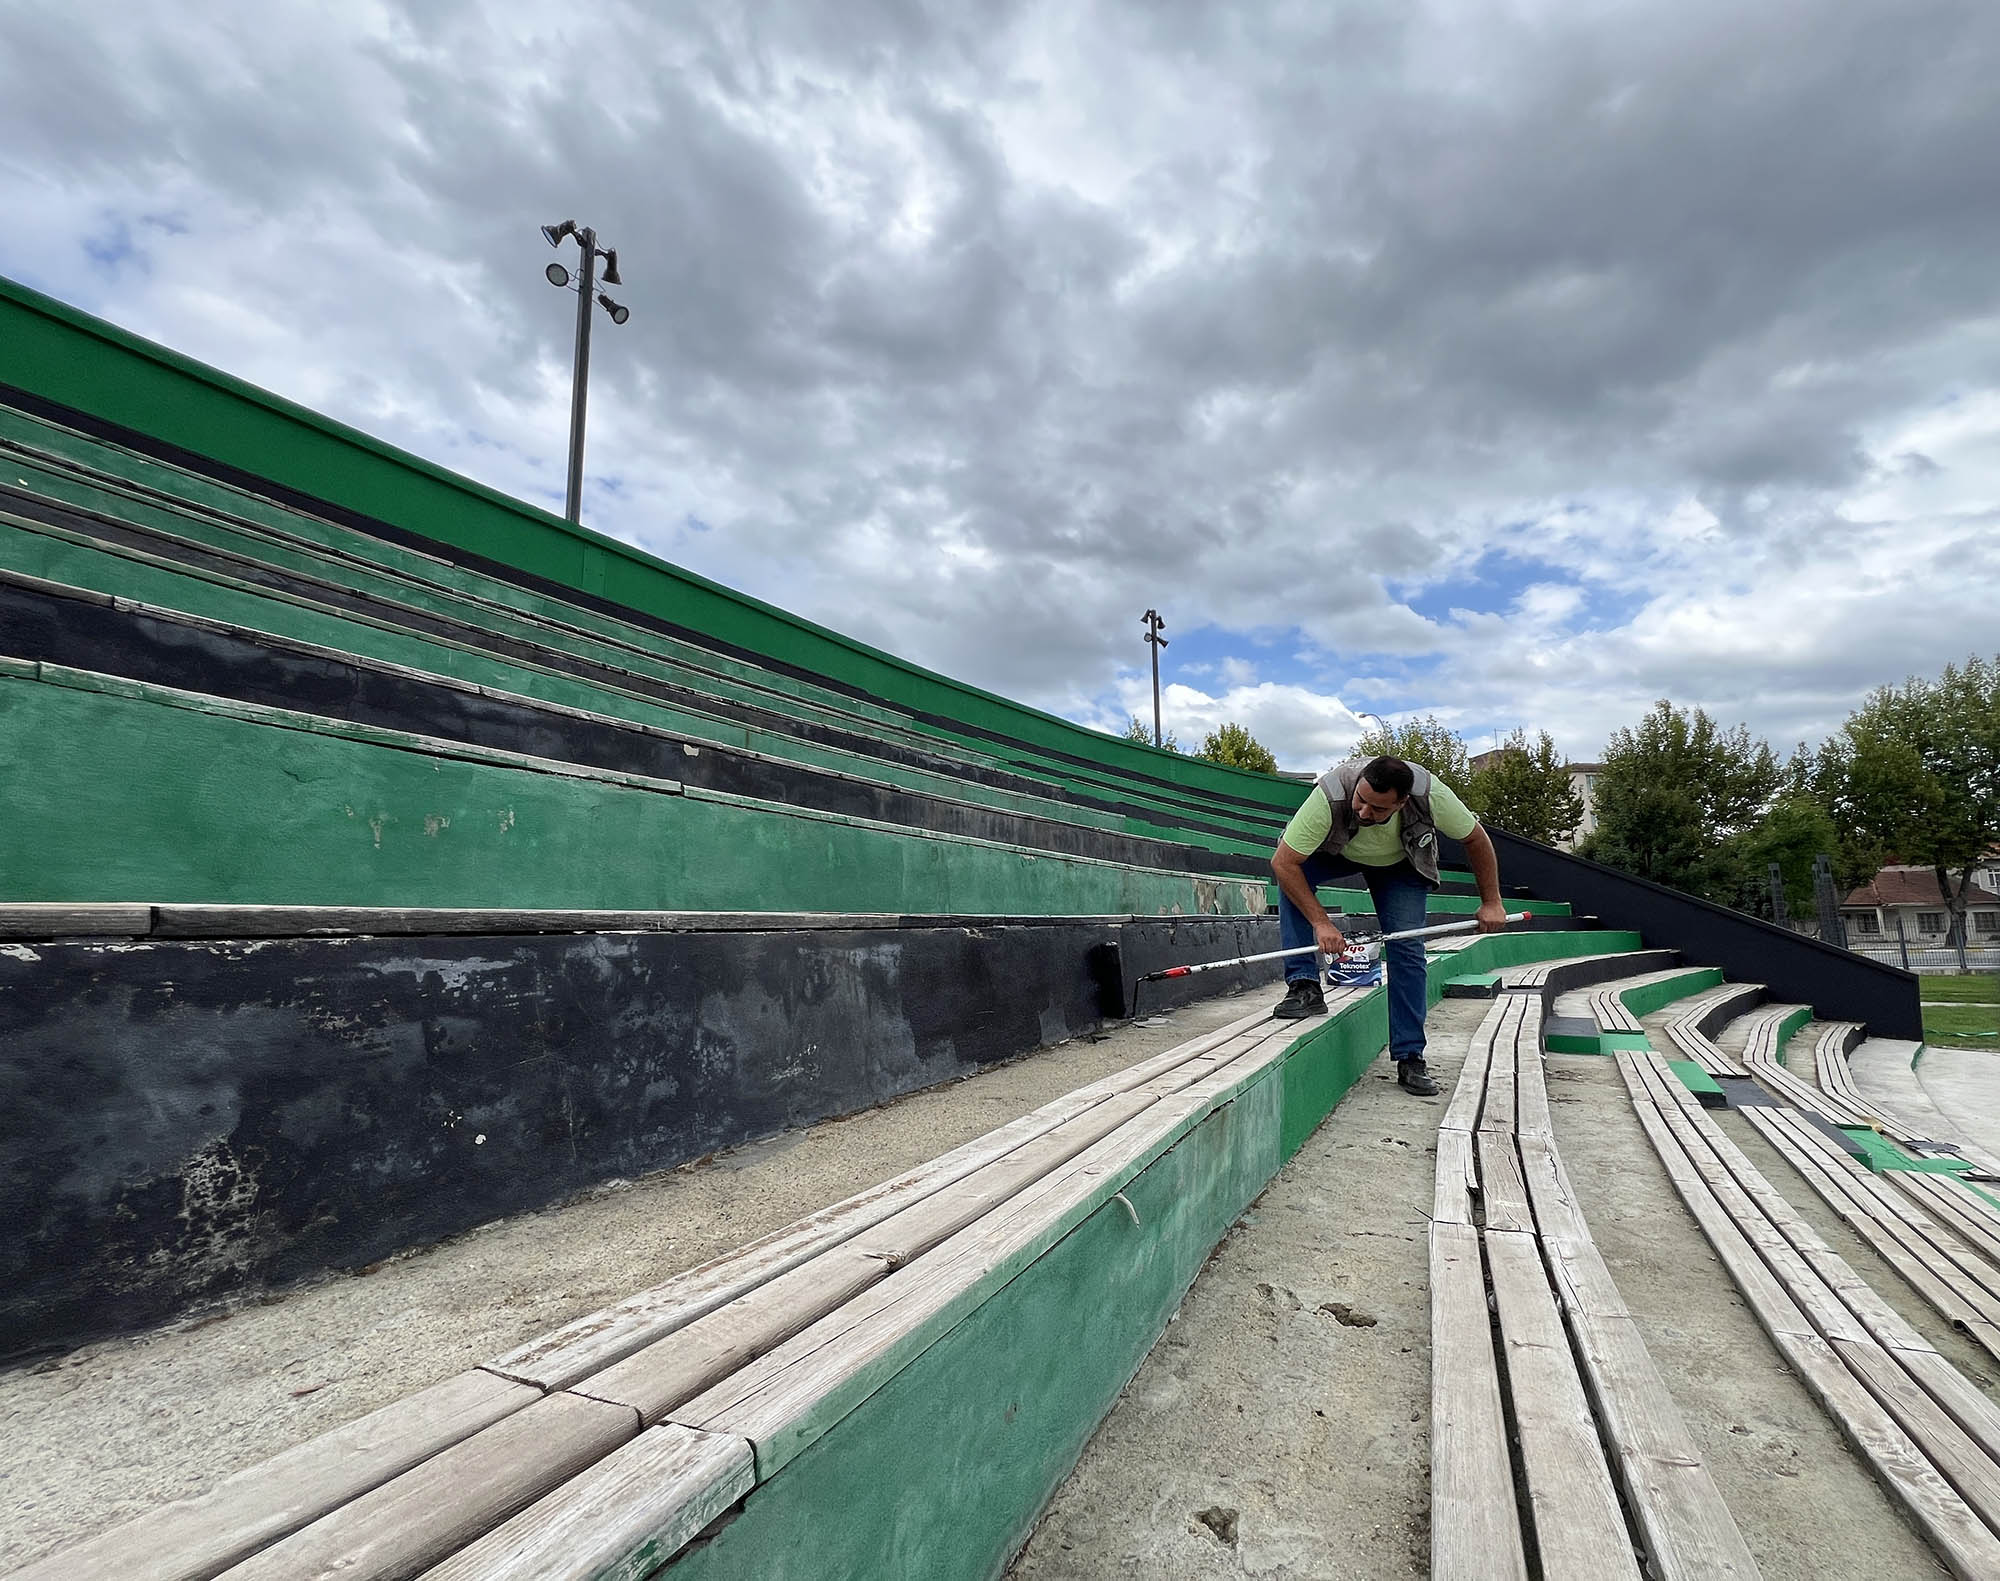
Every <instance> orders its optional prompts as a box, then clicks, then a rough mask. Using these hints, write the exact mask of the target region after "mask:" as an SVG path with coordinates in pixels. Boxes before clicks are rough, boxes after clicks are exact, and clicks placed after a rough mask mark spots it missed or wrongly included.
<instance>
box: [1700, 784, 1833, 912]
mask: <svg viewBox="0 0 2000 1581" xmlns="http://www.w3.org/2000/svg"><path fill="white" fill-rule="evenodd" d="M1839 850H1840V832H1839V830H1837V829H1836V828H1835V827H1834V823H1833V818H1832V816H1831V815H1830V814H1829V813H1828V812H1827V810H1826V808H1825V807H1823V806H1821V805H1820V803H1819V801H1818V800H1817V799H1816V798H1814V797H1813V796H1811V795H1810V794H1808V793H1807V792H1805V791H1800V790H1787V791H1786V792H1785V793H1784V794H1783V795H1781V796H1780V797H1779V798H1778V799H1777V800H1776V801H1774V802H1773V803H1771V810H1770V811H1769V812H1767V813H1765V815H1764V816H1763V818H1762V819H1761V820H1760V821H1759V822H1758V823H1757V824H1756V825H1754V826H1753V827H1752V828H1750V829H1747V830H1745V831H1744V832H1743V833H1742V834H1740V835H1737V836H1735V837H1734V838H1733V839H1731V840H1729V841H1726V842H1725V843H1724V844H1723V846H1722V848H1721V849H1720V850H1719V851H1717V852H1716V855H1715V859H1714V862H1713V867H1714V869H1715V875H1716V881H1715V885H1714V887H1715V888H1716V889H1717V890H1718V891H1724V890H1726V891H1727V893H1718V894H1717V895H1716V897H1715V898H1717V899H1723V900H1726V901H1727V902H1728V903H1729V904H1730V905H1732V906H1734V907H1736V908H1737V909H1738V910H1739V911H1750V912H1755V913H1757V914H1758V915H1760V916H1769V915H1770V912H1771V864H1772V863H1773V862H1776V863H1777V864H1778V876H1779V877H1780V878H1781V879H1783V880H1784V885H1785V910H1786V911H1787V912H1788V913H1789V914H1790V915H1791V916H1794V917H1802V916H1808V915H1810V914H1811V911H1812V904H1813V863H1814V861H1816V860H1817V859H1818V858H1819V857H1820V856H1821V855H1822V854H1824V855H1827V856H1834V855H1836V854H1837V853H1838V852H1839ZM1836 865H1838V864H1836ZM1871 872H1872V869H1871Z"/></svg>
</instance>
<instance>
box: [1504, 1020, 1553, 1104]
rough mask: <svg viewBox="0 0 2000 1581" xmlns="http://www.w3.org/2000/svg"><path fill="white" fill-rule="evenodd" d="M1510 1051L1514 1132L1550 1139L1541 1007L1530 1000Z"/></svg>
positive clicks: (1547, 1086)
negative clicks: (1512, 1048)
mask: <svg viewBox="0 0 2000 1581" xmlns="http://www.w3.org/2000/svg"><path fill="white" fill-rule="evenodd" d="M1514 1050H1515V1053H1514V1132H1515V1134H1516V1135H1517V1136H1553V1135H1554V1134H1555V1132H1554V1128H1553V1121H1552V1120H1551V1119H1550V1117H1549V1084H1548V1077H1547V1074H1546V1072H1545V1071H1544V1069H1543V1065H1542V1007H1541V1005H1540V1003H1538V1002H1537V1001H1534V1000H1530V1001H1529V1002H1528V1004H1527V1005H1526V1006H1525V1007H1524V1008H1523V1010H1522V1012H1521V1025H1520V1028H1519V1030H1518V1031H1517V1032H1516V1034H1515V1039H1514Z"/></svg>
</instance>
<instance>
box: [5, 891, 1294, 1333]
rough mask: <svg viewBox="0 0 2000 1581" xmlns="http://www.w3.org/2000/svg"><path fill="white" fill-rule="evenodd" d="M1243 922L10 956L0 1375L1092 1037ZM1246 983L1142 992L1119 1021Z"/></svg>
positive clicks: (310, 942)
mask: <svg viewBox="0 0 2000 1581" xmlns="http://www.w3.org/2000/svg"><path fill="white" fill-rule="evenodd" d="M1276 931H1277V929H1276V924H1275V922H1274V921H1272V920H1269V919H1264V918H1245V919H1194V918H1190V919H1180V920H1167V919H1162V920H1158V921H1154V920H1147V921H1141V922H1125V923H1096V922H1086V921H1061V922H1051V923H1049V924H1046V925H1031V926H1009V927H996V928H991V929H969V928H965V927H962V926H959V927H948V928H928V927H902V928H868V929H855V930H852V931H848V930H840V929H814V930H810V931H804V932H791V933H744V932H728V933H653V934H646V933H636V934H611V935H587V934H586V935H577V934H568V935H548V936H533V935H530V936H511V937H481V936H476V935H474V936H464V937H452V938H417V939H410V938H389V937H360V938H341V939H274V940H270V939H267V940H256V941H249V942H226V941H225V942H198V941H175V942H165V941H162V942H150V943H143V944H131V943H125V942H122V941H121V942H103V943H90V942H80V941H78V942H68V943H53V944H50V943H35V944H10V945H7V946H6V947H5V949H4V951H0V1093H4V1095H5V1100H6V1101H5V1105H4V1108H0V1114H4V1120H3V1121H0V1125H4V1132H0V1213H4V1215H5V1219H6V1222H7V1223H8V1225H9V1227H10V1233H9V1235H8V1237H7V1238H6V1240H5V1242H4V1243H0V1354H6V1355H18V1354H21V1353H23V1352H29V1351H34V1350H37V1349H54V1348H63V1347H67V1346H71V1345H74V1344H77V1343H79V1342H81V1341H84V1340H87V1339H90V1338H93V1337H97V1336H100V1335H104V1334H108V1333H114V1332H119V1331H127V1330H131V1329H134V1328H136V1327H139V1326H142V1325H144V1324H148V1323H152V1322H156V1321H159V1320H161V1319H163V1318H166V1317H170V1316H173V1315H175V1314H177V1313H181V1312H184V1311H187V1310H189V1309H190V1308H191V1307H193V1306H196V1305H198V1304H199V1303H201V1302H203V1301H206V1300H210V1299H213V1298H217V1297H225V1296H230V1295H233V1294H240V1293H242V1292H244V1291H247V1290H254V1289H257V1288H260V1287H264V1286H268V1285H273V1284H282V1283H284V1282H286V1281H290V1280H295V1279H298V1278H301V1277H305V1276H307V1275H311V1274H314V1273H319V1272H323V1271H326V1270H329V1269H340V1268H353V1267H357V1266H362V1265H365V1264H367V1263H370V1262H373V1261H376V1260H378V1259H380V1258H382V1257H384V1256H387V1255H390V1254H391V1253H394V1252H398V1251H402V1250H406V1249H408V1248H410V1247H413V1246H418V1245H422V1244H425V1243H427V1242H431V1241H435V1240H438V1239H441V1238H443V1237H446V1236H450V1235H453V1234H457V1233H459V1232H461V1231H464V1230H466V1229H469V1228H471V1227H473V1226H474V1225H477V1224H480V1223H483V1222H486V1221H488V1220H491V1219H494V1218H497V1217H500V1216H502V1215H505V1214H509V1213H514V1212H519V1211H522V1210H525V1209H530V1208H537V1207H541V1206H544V1205H547V1204H549V1203H552V1202H555V1201H557V1200H559V1199H561V1198H562V1197H564V1196H566V1195H569V1194H571V1193H574V1192H576V1191H578V1190H582V1189H585V1188H588V1187H590V1186H593V1185H597V1184H599V1183H601V1182H603V1181H605V1180H609V1179H613V1178H619V1177H629V1176H633V1175H637V1174H639V1173H642V1172H644V1171H647V1170H656V1169H662V1168H667V1167H670V1166H672V1165H675V1164H679V1163H682V1162H685V1161H687V1160H689V1159H694V1158H699V1157H701V1156H703V1155H705V1154H707V1153H710V1152H713V1151H715V1150H716V1149H718V1148H723V1147H728V1146H731V1145H734V1144H737V1143H740V1142H744V1141H746V1140H749V1139H751V1138H754V1137H758V1136H764V1135H769V1134H771V1133H773V1132H777V1131H782V1130H786V1129H789V1128H793V1127H797V1126H803V1125H807V1124H810V1123H812V1122H814V1121H817V1120H821V1119H824V1118H827V1117H829V1116H832V1115H838V1114H843V1113H849V1112H852V1111H854V1110H857V1109H862V1108H866V1107H869V1106H871V1105H874V1104H877V1103H881V1102H884V1101H886V1100H888V1099H891V1098H894V1097H897V1096H899V1095H901V1094H904V1093H908V1092H913V1091H916V1090H918V1089H920V1088H923V1087H928V1086H931V1085H934V1084H936V1083H939V1082H944V1081H950V1080H954V1079H956V1078H959V1077H961V1076H964V1075H967V1074H970V1073H972V1072H974V1071H977V1070H979V1069H980V1068H982V1067H984V1066H986V1065H990V1064H992V1063H993V1062H995V1061H998V1060H1005V1059H1010V1058H1014V1057H1016V1056H1019V1055H1021V1054H1024V1053H1026V1052H1028V1051H1030V1050H1032V1049H1035V1048H1037V1047H1040V1046H1043V1045H1045V1044H1049V1043H1053V1042H1057V1041H1060V1040H1061V1039H1064V1038H1068V1037H1075V1036H1079V1035H1081V1034H1083V1033H1086V1032H1088V1031H1090V1030H1092V1029H1093V1028H1094V1027H1096V1026H1097V1025H1098V1024H1099V1021H1100V1014H1101V1010H1100V1006H1101V1003H1102V998H1101V988H1100V985H1099V984H1098V983H1097V982H1096V981H1095V980H1094V979H1093V978H1092V975H1091V972H1090V966H1089V956H1090V952H1091V950H1092V948H1093V947H1094V946H1099V945H1102V944H1105V943H1115V944H1116V945H1117V946H1118V949H1119V953H1120V955H1121V957H1122V959H1123V964H1124V968H1125V971H1126V972H1127V973H1128V974H1129V975H1136V974H1138V973H1140V972H1144V971H1149V970H1153V969H1156V968H1158V967H1161V966H1166V965H1170V964H1174V963H1176V962H1179V961H1186V960H1191V959H1206V960H1216V959H1222V958H1226V957H1229V956H1234V955H1238V954H1248V953H1254V952H1256V951H1259V950H1264V949H1270V948H1274V947H1275V945H1276V942H1277V941H1276ZM1277 975H1278V973H1277V968H1276V967H1275V966H1274V965H1272V964H1269V963H1266V964H1264V965H1262V966H1258V967H1250V968H1242V969H1238V970H1234V971H1218V972H1213V973H1205V974H1203V975H1202V976H1200V977H1197V978H1192V979H1188V980H1186V981H1184V982H1169V983H1155V984H1149V985H1148V986H1147V989H1146V997H1145V999H1144V1001H1143V1007H1144V1008H1145V1009H1146V1010H1147V1011H1148V1012H1150V1011H1153V1010H1158V1009H1164V1008H1167V1007H1169V1006H1171V1005H1173V1004H1176V1003H1185V1002H1187V1001H1189V1000H1191V999H1193V998H1197V997H1205V996H1208V995H1212V994H1215V993H1218V992H1223V991H1226V990H1228V989H1230V988H1233V987H1238V986H1243V985H1245V984H1248V983H1257V984H1265V983H1275V981H1276V978H1277Z"/></svg>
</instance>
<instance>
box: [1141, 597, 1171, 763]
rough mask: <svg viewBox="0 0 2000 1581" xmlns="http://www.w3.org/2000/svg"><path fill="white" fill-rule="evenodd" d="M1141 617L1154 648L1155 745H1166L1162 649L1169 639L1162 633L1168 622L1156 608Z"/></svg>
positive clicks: (1148, 640) (1149, 641) (1149, 643)
mask: <svg viewBox="0 0 2000 1581" xmlns="http://www.w3.org/2000/svg"><path fill="white" fill-rule="evenodd" d="M1139 619H1140V620H1141V621H1142V622H1144V624H1145V627H1146V642H1147V644H1148V646H1150V647H1151V648H1152V650H1153V745H1154V746H1156V747H1157V746H1164V745H1165V744H1166V743H1165V741H1164V740H1163V739H1162V737H1161V735H1160V650H1161V649H1162V648H1164V647H1165V646H1166V645H1167V639H1166V638H1165V637H1163V636H1161V635H1160V633H1161V632H1163V631H1165V630H1166V629H1167V623H1166V622H1165V621H1164V620H1162V619H1160V614H1159V611H1158V610H1154V609H1149V610H1147V611H1146V613H1145V614H1143V615H1141V616H1140V617H1139Z"/></svg>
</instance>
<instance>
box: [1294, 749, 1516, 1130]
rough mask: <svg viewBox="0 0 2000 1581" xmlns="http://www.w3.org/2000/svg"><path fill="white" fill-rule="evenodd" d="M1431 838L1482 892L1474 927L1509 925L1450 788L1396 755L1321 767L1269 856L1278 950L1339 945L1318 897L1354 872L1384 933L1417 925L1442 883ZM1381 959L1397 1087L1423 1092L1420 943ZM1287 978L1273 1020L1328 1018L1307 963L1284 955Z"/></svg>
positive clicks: (1429, 1086)
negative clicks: (1460, 848) (1448, 843)
mask: <svg viewBox="0 0 2000 1581" xmlns="http://www.w3.org/2000/svg"><path fill="white" fill-rule="evenodd" d="M1440 835H1443V836H1446V837H1448V838H1450V839H1453V840H1458V841H1460V842H1462V843H1463V844H1464V846H1465V854H1466V858H1467V860H1468V861H1469V862H1470V863H1471V865H1472V876H1473V878H1474V879H1475V880H1476V881H1477V883H1478V885H1479V911H1478V913H1477V915H1478V919H1479V931H1480V932H1481V933H1497V932H1499V931H1500V930H1501V929H1502V928H1504V927H1505V926H1506V925H1507V908H1506V907H1505V906H1503V905H1502V904H1501V902H1500V863H1499V860H1498V859H1497V858H1496V857H1495V856H1494V854H1493V842H1492V841H1491V840H1489V839H1488V838H1487V836H1486V831H1485V830H1484V829H1482V828H1481V827H1480V826H1479V820H1478V819H1477V818H1475V817H1474V816H1473V815H1472V812H1471V811H1470V809H1468V808H1467V807H1466V805H1465V803H1464V802H1462V801H1460V800H1459V799H1458V796H1457V794H1456V793H1455V792H1454V791H1453V790H1452V788H1451V787H1450V786H1449V785H1446V784H1445V783H1444V781H1442V780H1440V779H1438V778H1436V777H1435V776H1433V775H1432V774H1431V773H1430V771H1429V770H1427V769H1422V768H1419V767H1417V766H1416V765H1414V764H1411V763H1405V762H1404V761H1403V760H1402V759H1401V758H1391V757H1378V758H1372V759H1369V760H1366V761H1363V760H1362V759H1359V758H1354V759H1350V760H1349V761H1348V762H1345V763H1341V764H1337V765H1335V766H1334V767H1333V768H1330V769H1328V770H1327V771H1326V773H1324V774H1322V775H1321V776H1320V778H1319V783H1318V784H1317V785H1315V786H1314V787H1313V789H1312V791H1311V793H1310V794H1309V795H1308V796H1307V797H1306V799H1305V803H1304V805H1303V806H1301V807H1300V808H1299V810H1298V812H1297V813H1295V814H1294V815H1293V817H1292V821H1291V823H1290V824H1288V825H1287V826H1286V828H1285V833H1284V837H1283V838H1282V839H1280V840H1279V842H1278V849H1277V851H1276V852H1275V853H1273V855H1272V857H1271V872H1272V873H1273V874H1274V875H1275V876H1276V878H1277V880H1278V895H1279V899H1278V931H1279V936H1280V938H1281V940H1282V942H1283V944H1284V947H1285V948H1286V949H1294V948H1298V947H1300V946H1303V945H1308V944H1317V945H1318V946H1319V948H1320V951H1321V953H1322V954H1324V955H1338V954H1339V953H1340V952H1341V951H1342V950H1343V949H1345V948H1346V947H1347V940H1346V938H1345V937H1344V936H1343V935H1342V933H1341V931H1340V929H1339V928H1337V927H1335V926H1334V924H1333V919H1332V918H1331V917H1329V916H1328V915H1327V913H1326V908H1325V907H1324V906H1322V905H1321V904H1320V903H1319V896H1318V895H1317V894H1316V893H1315V891H1316V890H1317V889H1318V888H1319V886H1320V885H1321V884H1325V883H1329V882H1331V881H1332V880H1334V879H1336V878H1344V877H1346V876H1347V875H1349V874H1352V873H1358V874H1360V875H1361V876H1362V878H1363V879H1364V880H1366V882H1367V884H1368V893H1369V894H1370V895H1371V896H1372V897H1373V898H1374V902H1375V916H1376V918H1377V920H1378V921H1379V922H1380V923H1381V925H1382V931H1383V932H1384V933H1400V932H1402V931H1404V930H1405V929H1408V928H1421V927H1422V926H1423V925H1424V914H1425V909H1426V906H1427V903H1428V901H1429V898H1430V892H1431V891H1432V890H1434V889H1436V888H1438V887H1439V885H1440V884H1441V882H1442V880H1441V879H1440V878H1439V876H1438V837H1439V836H1440ZM1387 964H1388V971H1389V1056H1390V1058H1392V1059H1393V1060H1394V1061H1395V1062H1396V1082H1397V1084H1398V1085H1399V1086H1400V1087H1402V1089H1403V1090H1404V1091H1405V1092H1412V1093H1416V1094H1417V1095H1419V1096H1420V1097H1430V1096H1432V1095H1433V1094H1435V1093H1436V1092H1437V1090H1438V1088H1437V1083H1436V1082H1435V1081H1433V1080H1432V1079H1431V1074H1430V1071H1429V1070H1428V1069H1426V1068H1425V1065H1424V1014H1425V1011H1426V1009H1427V1008H1428V1006H1427V1003H1426V995H1425V991H1424V942H1423V940H1421V939H1404V940H1401V941H1399V942H1397V943H1395V944H1391V945H1390V946H1389V947H1388V963H1387ZM1285 983H1286V988H1285V997H1284V999H1283V1000H1282V1001H1280V1002H1279V1004H1278V1007H1277V1009H1276V1010H1275V1011H1273V1012H1272V1014H1274V1015H1276V1016H1278V1017H1279V1018H1280V1019H1281V1020H1286V1021H1296V1020H1300V1019H1303V1018H1304V1017H1306V1016H1317V1015H1324V1014H1325V1013H1326V995H1325V994H1324V993H1323V992H1322V991H1321V989H1320V985H1319V968H1318V963H1317V960H1316V959H1315V957H1313V956H1311V955H1294V956H1291V957H1289V958H1288V959H1287V960H1286V962H1285Z"/></svg>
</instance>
